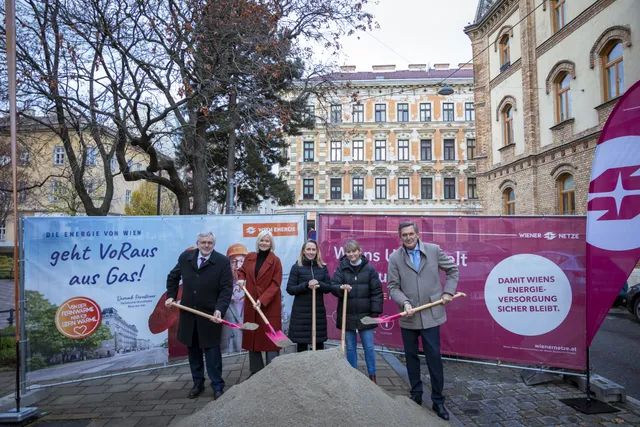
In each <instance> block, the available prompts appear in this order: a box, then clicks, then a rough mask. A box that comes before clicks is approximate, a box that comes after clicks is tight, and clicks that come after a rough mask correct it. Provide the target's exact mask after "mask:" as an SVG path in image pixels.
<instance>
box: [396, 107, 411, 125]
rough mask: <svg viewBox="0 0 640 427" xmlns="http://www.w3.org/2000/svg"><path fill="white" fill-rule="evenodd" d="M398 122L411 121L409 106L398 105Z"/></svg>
mask: <svg viewBox="0 0 640 427" xmlns="http://www.w3.org/2000/svg"><path fill="white" fill-rule="evenodd" d="M398 121H399V122H408V121H409V104H398Z"/></svg>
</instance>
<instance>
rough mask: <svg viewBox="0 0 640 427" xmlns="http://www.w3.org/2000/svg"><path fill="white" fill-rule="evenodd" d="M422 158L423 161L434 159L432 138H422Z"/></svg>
mask: <svg viewBox="0 0 640 427" xmlns="http://www.w3.org/2000/svg"><path fill="white" fill-rule="evenodd" d="M420 160H422V161H430V160H433V157H432V155H431V140H430V139H422V140H420Z"/></svg>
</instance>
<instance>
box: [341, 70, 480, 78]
mask: <svg viewBox="0 0 640 427" xmlns="http://www.w3.org/2000/svg"><path fill="white" fill-rule="evenodd" d="M454 73H455V74H454ZM452 74H453V75H452ZM449 76H451V77H449ZM329 79H331V80H338V81H361V80H362V81H364V80H412V79H415V80H426V79H434V80H438V79H439V80H442V79H447V80H449V79H473V69H472V68H456V69H451V70H434V69H430V70H399V71H356V72H353V73H333V74H330V75H329Z"/></svg>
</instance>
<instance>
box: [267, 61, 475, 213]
mask: <svg viewBox="0 0 640 427" xmlns="http://www.w3.org/2000/svg"><path fill="white" fill-rule="evenodd" d="M331 77H332V80H333V82H334V83H335V84H336V85H337V86H338V88H339V89H338V91H337V93H336V95H335V96H334V98H333V99H331V100H330V102H329V103H328V104H329V105H324V104H323V105H321V104H320V103H319V102H314V103H312V104H310V105H309V106H308V110H309V114H313V116H314V117H316V118H317V120H316V128H315V129H313V130H307V131H304V133H303V134H302V135H301V136H297V137H292V138H290V139H289V141H288V142H289V148H288V157H289V164H288V165H287V166H286V167H285V168H284V169H283V173H284V176H285V177H286V179H287V180H288V183H289V185H290V186H291V187H292V189H294V190H295V194H296V204H295V206H294V207H288V208H282V207H280V208H278V209H277V210H278V212H303V211H307V212H308V215H309V218H310V219H311V220H312V221H313V220H314V219H315V215H316V213H320V212H350V213H388V214H420V215H424V214H472V213H475V212H477V211H479V210H480V206H479V204H478V201H477V184H476V182H475V179H476V178H475V171H476V163H475V160H474V159H473V157H474V155H475V152H476V151H475V150H476V148H475V125H474V121H475V112H474V104H473V69H472V67H471V66H468V67H466V68H455V69H450V68H449V64H436V65H434V68H433V69H428V68H427V66H426V64H418V65H410V66H409V70H402V71H396V70H395V66H374V67H373V71H371V72H358V71H356V70H355V67H343V69H342V72H341V73H337V74H335V75H333V76H331ZM447 77H449V78H448V79H447V80H446V83H448V84H449V85H451V86H452V87H453V89H454V93H453V94H452V95H449V96H440V95H438V90H439V89H440V88H441V87H442V81H443V80H444V79H445V78H447ZM325 123H326V124H325Z"/></svg>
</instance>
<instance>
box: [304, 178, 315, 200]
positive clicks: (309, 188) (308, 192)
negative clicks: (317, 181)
mask: <svg viewBox="0 0 640 427" xmlns="http://www.w3.org/2000/svg"><path fill="white" fill-rule="evenodd" d="M313 187H314V185H313V179H303V180H302V199H303V200H313Z"/></svg>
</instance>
